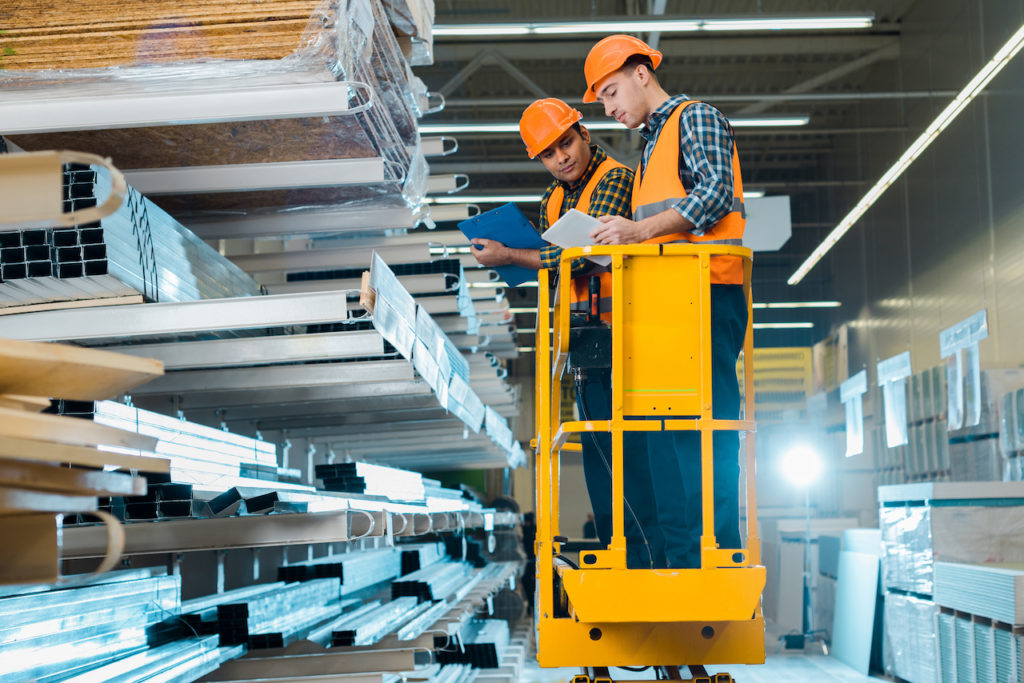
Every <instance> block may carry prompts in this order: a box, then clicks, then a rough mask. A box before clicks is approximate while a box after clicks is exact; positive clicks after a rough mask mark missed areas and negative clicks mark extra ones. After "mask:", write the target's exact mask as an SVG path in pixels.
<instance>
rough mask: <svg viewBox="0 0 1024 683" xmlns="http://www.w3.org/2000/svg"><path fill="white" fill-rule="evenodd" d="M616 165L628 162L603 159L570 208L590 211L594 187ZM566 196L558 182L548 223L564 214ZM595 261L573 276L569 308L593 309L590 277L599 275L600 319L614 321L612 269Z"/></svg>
mask: <svg viewBox="0 0 1024 683" xmlns="http://www.w3.org/2000/svg"><path fill="white" fill-rule="evenodd" d="M614 168H626V166H625V164H620V163H619V162H617V161H615V159H612V158H611V157H608V158H606V159H605V160H604V161H602V162H601V163H600V164H599V165H598V167H597V168H596V169H595V170H594V173H593V175H591V176H590V180H589V181H587V184H586V186H585V187H584V188H583V193H582V194H580V198H579V201H577V202H576V206H574V207H570V208H575V209H576V210H577V211H582V212H583V213H589V211H590V198H591V196H592V195H593V194H594V190H595V189H597V186H598V185H599V184H600V182H601V179H602V178H604V176H605V175H606V174H607V173H608V172H609V171H611V170H612V169H614ZM564 199H565V191H564V190H563V189H562V186H561V185H559V186H558V187H556V188H555V189H554V191H552V193H551V195H550V196H549V197H548V205H547V214H548V226H552V225H554V224H555V221H557V220H558V219H559V218H560V217H561V214H562V202H563V200H564ZM592 265H593V267H592V268H590V270H588V271H587V274H586V275H581V276H579V277H574V278H573V279H572V291H571V292H570V295H569V296H570V299H571V301H572V304H571V305H570V310H571V311H572V312H574V313H585V312H586V311H589V310H590V304H589V301H588V299H589V298H590V278H591V277H593V276H594V275H597V276H598V277H599V278H600V282H601V302H600V307H599V308H598V310H599V311H600V313H601V320H604V321H606V322H609V323H610V322H611V321H612V274H611V269H610V268H608V267H606V266H599V265H597V264H592Z"/></svg>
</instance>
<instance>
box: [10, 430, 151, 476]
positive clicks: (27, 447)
mask: <svg viewBox="0 0 1024 683" xmlns="http://www.w3.org/2000/svg"><path fill="white" fill-rule="evenodd" d="M0 458H7V459H15V460H23V461H32V462H60V463H69V464H71V465H82V466H83V467H105V466H110V467H120V468H122V469H126V470H138V471H140V472H158V473H166V472H170V471H171V461H170V460H168V459H167V458H156V457H151V456H145V455H125V454H123V453H110V452H108V451H101V450H98V449H96V448H87V447H83V446H68V445H66V444H60V443H54V442H52V441H46V440H36V439H20V438H15V437H10V436H0Z"/></svg>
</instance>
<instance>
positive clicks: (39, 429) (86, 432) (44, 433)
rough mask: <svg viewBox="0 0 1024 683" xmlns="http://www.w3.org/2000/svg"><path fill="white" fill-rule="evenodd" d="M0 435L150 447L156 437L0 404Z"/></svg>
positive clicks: (71, 444)
mask: <svg viewBox="0 0 1024 683" xmlns="http://www.w3.org/2000/svg"><path fill="white" fill-rule="evenodd" d="M0 436H11V437H14V438H16V439H31V440H35V441H54V442H56V443H62V444H67V445H69V446H116V447H119V448H130V449H133V450H140V451H152V450H153V449H154V448H156V444H157V439H154V438H153V437H151V436H144V435H142V434H135V433H134V432H127V431H125V430H123V429H114V428H113V427H107V426H106V425H100V424H96V423H95V422H92V421H91V420H82V419H79V418H75V417H62V416H60V415H47V414H38V415H37V414H35V413H26V412H23V411H19V410H11V409H9V408H0Z"/></svg>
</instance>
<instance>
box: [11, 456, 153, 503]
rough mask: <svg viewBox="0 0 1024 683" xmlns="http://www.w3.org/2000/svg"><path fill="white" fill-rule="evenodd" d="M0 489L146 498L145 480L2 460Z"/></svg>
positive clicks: (95, 471)
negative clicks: (12, 488)
mask: <svg viewBox="0 0 1024 683" xmlns="http://www.w3.org/2000/svg"><path fill="white" fill-rule="evenodd" d="M0 487H14V488H21V489H31V490H33V491H49V492H50V493H71V494H77V495H86V494H88V495H93V496H142V495H145V494H146V480H145V478H143V477H133V476H132V475H130V474H121V473H119V472H103V471H100V470H86V469H81V468H78V467H60V466H57V465H44V464H40V463H33V462H19V461H17V460H0Z"/></svg>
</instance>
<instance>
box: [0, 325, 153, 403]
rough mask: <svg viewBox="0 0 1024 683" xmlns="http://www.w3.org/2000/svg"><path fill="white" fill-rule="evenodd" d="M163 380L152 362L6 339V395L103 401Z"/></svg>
mask: <svg viewBox="0 0 1024 683" xmlns="http://www.w3.org/2000/svg"><path fill="white" fill-rule="evenodd" d="M162 374H164V366H163V363H161V362H160V361H158V360H153V359H151V358H137V357H135V356H126V355H123V354H118V353H111V352H109V351H97V350H95V349H83V348H79V347H77V346H68V345H65V344H47V343H39V342H26V341H18V340H13V339H0V393H14V394H30V395H32V396H50V397H54V398H67V399H73V400H76V401H100V400H103V399H108V398H112V397H114V396H116V395H118V394H120V393H122V392H125V391H128V390H129V389H132V388H133V387H136V386H138V385H140V384H142V383H144V382H147V381H149V380H151V379H153V378H154V377H159V376H160V375H162Z"/></svg>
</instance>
